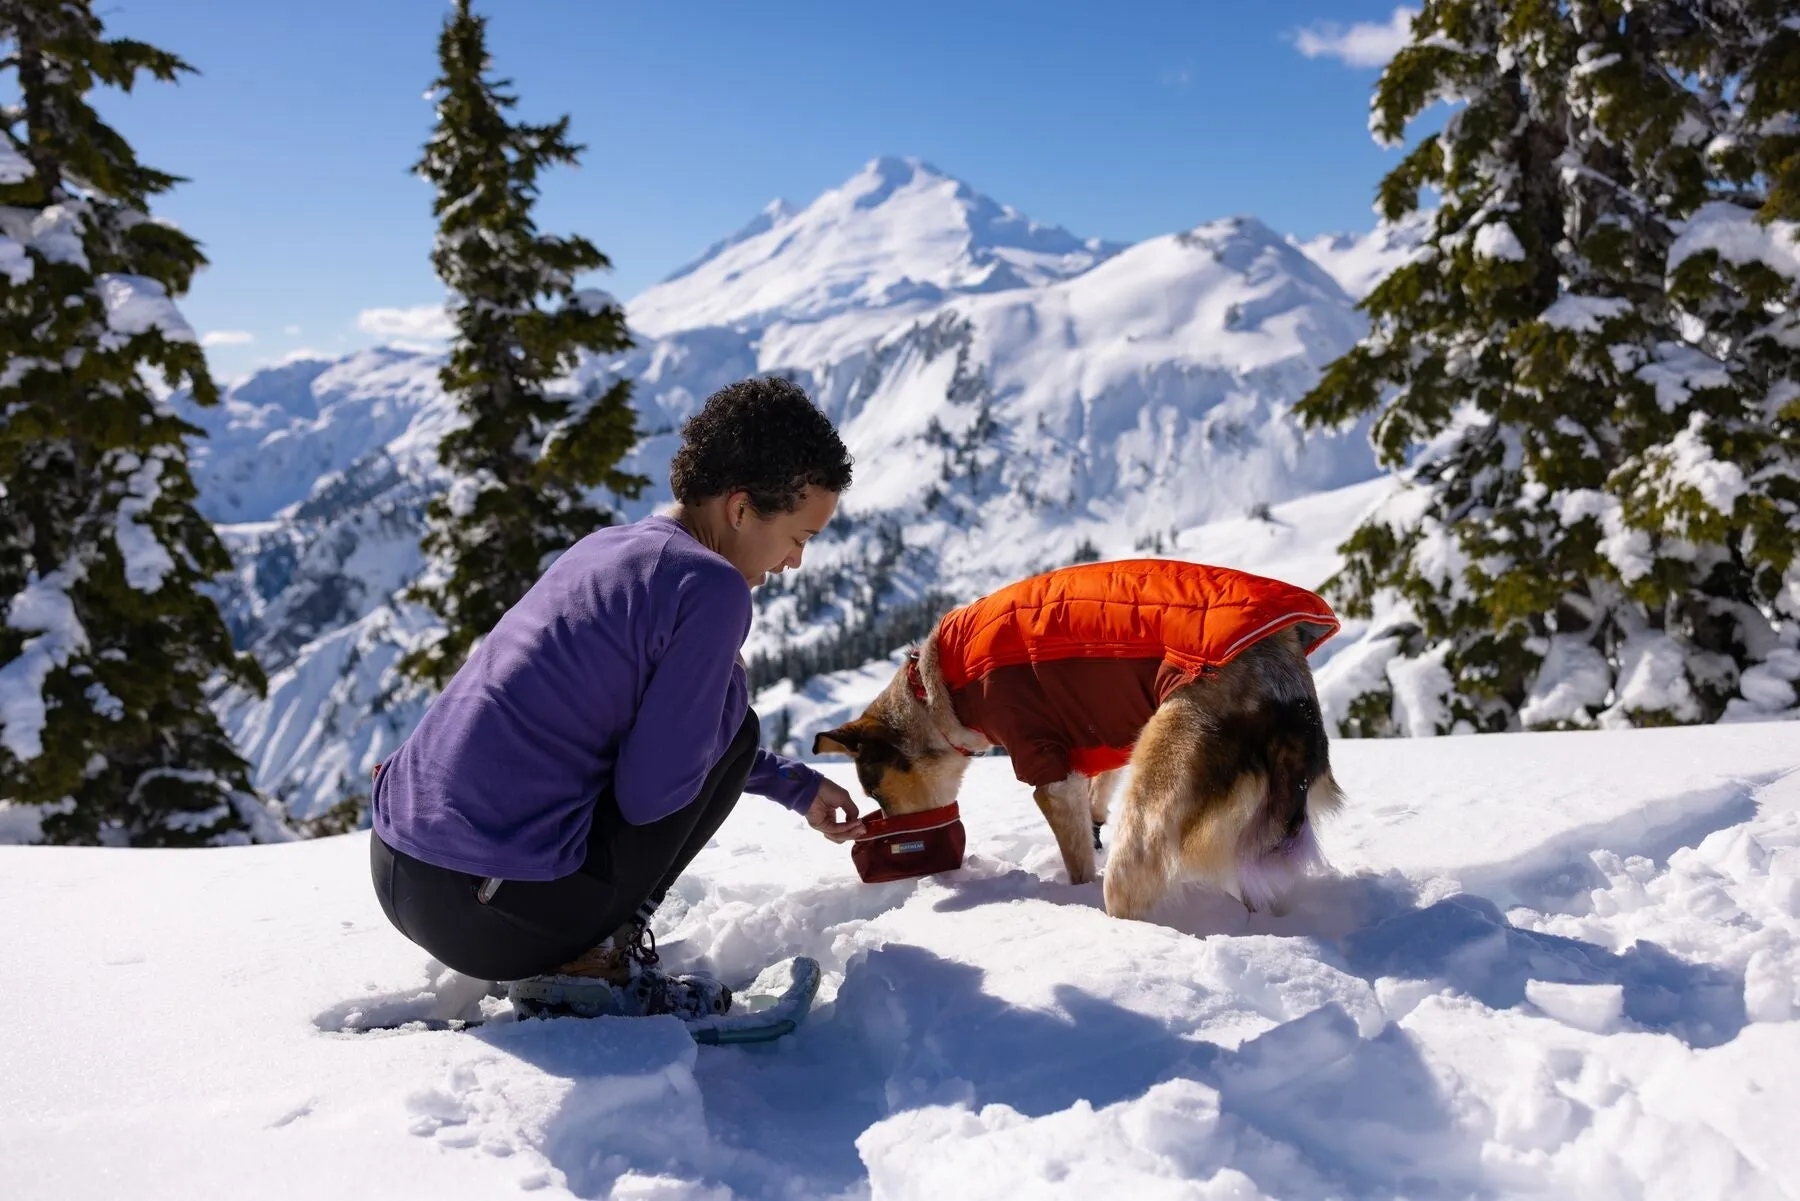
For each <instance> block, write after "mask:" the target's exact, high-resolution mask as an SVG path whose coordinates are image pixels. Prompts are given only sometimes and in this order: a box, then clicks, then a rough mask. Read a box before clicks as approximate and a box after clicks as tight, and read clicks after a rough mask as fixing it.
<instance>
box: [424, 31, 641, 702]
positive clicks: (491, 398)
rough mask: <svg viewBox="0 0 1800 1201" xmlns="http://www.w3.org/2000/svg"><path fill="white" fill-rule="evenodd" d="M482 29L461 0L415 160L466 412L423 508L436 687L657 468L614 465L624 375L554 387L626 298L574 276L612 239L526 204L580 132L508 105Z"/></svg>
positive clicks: (427, 653) (611, 332)
mask: <svg viewBox="0 0 1800 1201" xmlns="http://www.w3.org/2000/svg"><path fill="white" fill-rule="evenodd" d="M486 43H487V32H486V19H485V18H483V17H479V16H476V15H474V14H473V13H472V12H471V11H470V9H469V3H468V0H458V3H457V5H456V10H455V12H454V13H453V14H452V15H451V16H450V17H449V18H448V19H447V20H446V21H445V24H444V30H443V34H442V37H441V38H440V39H439V43H438V56H439V61H440V64H441V68H442V72H443V73H442V75H440V76H439V78H438V79H437V80H436V82H435V83H434V85H433V86H434V88H435V94H436V101H437V126H436V129H435V131H434V132H433V135H432V137H431V140H430V141H429V142H428V143H427V144H426V146H425V154H424V157H423V158H422V159H421V160H420V162H419V163H418V166H417V170H418V172H419V173H420V174H421V175H422V176H424V177H425V179H427V180H429V181H430V182H431V184H432V185H433V187H435V188H436V189H437V200H436V204H435V205H434V208H433V211H434V212H435V214H436V215H437V218H438V222H439V227H438V238H437V246H436V248H435V250H434V251H433V252H432V264H433V265H434V266H435V267H436V268H437V272H438V275H439V277H440V278H441V279H442V280H443V281H444V284H445V287H446V288H447V289H448V291H449V305H450V311H451V316H452V318H453V319H454V322H455V326H456V335H455V340H454V342H453V344H452V346H451V349H450V355H449V361H448V363H447V364H446V366H445V367H444V370H443V372H442V374H441V376H440V378H441V379H442V381H443V385H444V388H445V390H446V391H447V392H448V393H449V394H450V395H451V396H452V397H453V398H454V399H455V401H456V404H457V407H458V409H459V411H460V414H461V417H462V419H463V420H462V423H461V425H460V426H459V428H457V429H455V430H453V431H452V432H451V433H449V434H447V435H445V437H444V439H443V441H442V443H441V444H440V446H439V449H438V454H439V458H440V459H441V461H442V462H443V464H444V466H445V467H446V468H447V469H448V470H449V471H450V473H451V474H452V475H453V476H454V478H455V482H454V483H453V485H452V486H451V488H450V490H449V492H448V493H447V494H446V495H445V496H444V497H442V498H440V499H438V500H435V501H433V502H432V504H431V506H430V508H429V509H428V511H427V519H428V530H427V533H426V536H425V538H424V542H423V545H424V548H425V551H426V553H427V555H428V556H429V559H430V562H429V565H428V567H427V569H426V572H425V574H424V575H423V577H422V578H421V579H420V581H419V583H418V584H417V585H415V587H414V588H413V589H412V591H411V596H412V598H413V599H415V600H418V601H420V602H421V603H423V604H426V605H428V606H429V607H430V608H431V609H433V610H434V611H435V612H436V613H437V614H438V615H439V617H441V618H442V619H443V621H444V624H445V627H446V630H445V634H444V636H443V637H442V638H441V639H438V640H436V641H434V642H432V643H431V644H430V645H429V646H427V647H425V648H424V649H423V650H421V651H418V652H416V653H414V654H413V655H411V656H409V657H408V659H407V662H406V666H407V668H408V669H409V670H410V671H411V672H413V673H415V674H416V675H417V676H418V677H419V678H421V679H423V680H426V681H428V682H430V683H433V684H436V685H439V686H441V685H442V684H443V683H445V682H446V681H447V680H448V679H449V677H450V676H451V675H452V674H454V673H455V671H456V669H457V668H458V667H459V666H461V664H462V661H463V659H464V658H465V656H466V655H467V653H468V651H469V649H470V648H471V647H472V646H473V645H474V643H475V641H476V640H477V639H479V638H480V637H482V636H483V635H484V634H486V633H487V631H488V630H489V629H491V628H492V627H493V625H494V623H495V622H496V621H498V620H499V619H500V616H501V614H503V613H505V612H506V610H507V609H508V608H510V607H511V606H512V605H513V604H514V603H515V602H517V601H518V599H519V598H520V597H522V596H524V595H525V593H526V591H527V590H528V589H529V588H530V587H531V585H532V584H533V583H534V582H536V580H537V578H538V576H539V575H540V574H541V573H542V571H543V569H544V567H545V566H546V565H547V564H548V562H549V561H550V560H551V559H552V558H553V557H554V556H555V555H557V554H558V553H560V552H561V551H563V550H565V549H567V548H568V546H569V545H571V544H572V543H574V542H575V541H576V540H578V539H579V538H581V537H582V536H583V535H585V534H588V533H590V532H591V531H593V530H594V529H596V528H598V527H600V526H603V525H606V524H608V523H609V522H610V521H611V520H612V514H611V513H609V512H607V511H605V510H602V509H599V508H596V507H595V506H594V505H593V504H591V503H589V501H588V499H587V497H588V494H589V491H590V490H592V489H594V488H598V487H602V486H603V487H605V488H607V489H609V490H611V491H612V492H613V493H615V494H617V495H620V496H628V497H631V496H636V495H637V494H638V492H639V490H640V489H641V488H642V487H643V486H644V485H645V484H646V483H647V482H648V481H647V480H645V479H644V478H643V477H641V476H635V475H631V474H629V473H626V472H623V471H621V470H620V469H619V461H620V459H621V458H623V457H624V456H625V455H626V454H627V453H629V452H630V450H631V449H632V447H633V445H634V444H635V442H636V440H637V430H636V415H635V412H634V410H633V409H632V407H631V401H630V384H629V382H628V381H624V380H619V381H615V382H614V383H612V384H611V385H610V386H609V387H607V388H606V389H605V390H604V391H602V392H600V393H599V394H598V395H593V396H572V395H569V394H567V393H566V392H565V391H561V390H558V388H557V386H556V383H557V381H558V380H559V379H561V378H562V377H564V376H566V375H567V374H568V372H569V371H570V370H571V369H572V368H573V367H574V366H575V365H576V362H577V360H578V356H579V353H580V352H581V351H583V350H586V351H590V352H611V351H618V350H622V349H625V348H627V347H629V346H630V345H631V342H630V339H629V337H628V335H627V334H626V330H625V317H624V313H623V311H622V310H621V309H620V308H619V307H618V305H617V304H615V303H614V302H613V301H612V299H611V298H610V297H608V296H606V295H605V294H604V293H602V292H599V291H597V290H594V289H578V288H577V287H576V285H575V280H576V276H577V275H579V274H580V273H581V272H584V271H593V270H597V269H600V268H604V267H607V266H609V265H610V264H609V263H608V261H607V258H606V256H605V255H603V254H601V253H600V251H599V250H597V249H595V248H594V246H593V245H592V244H591V243H589V242H588V241H586V240H585V239H583V238H578V237H569V238H564V237H556V236H552V235H548V234H541V233H539V232H538V230H537V227H536V225H535V224H534V222H533V220H532V206H533V204H534V203H535V201H536V197H537V189H538V185H537V178H538V174H539V172H541V171H543V170H544V169H545V168H546V167H549V166H552V165H555V164H558V163H563V164H570V165H573V164H574V163H575V162H576V161H577V158H578V156H579V155H580V153H581V151H582V147H580V146H578V145H575V144H574V143H571V142H570V141H569V138H568V126H569V121H568V118H567V117H563V118H562V119H560V120H557V121H554V122H551V123H550V124H547V125H531V124H525V123H515V122H511V121H509V120H508V119H507V110H508V109H510V108H512V107H514V106H515V105H516V104H517V98H516V97H514V96H512V95H510V94H509V93H508V92H507V91H506V88H507V86H508V83H507V81H505V80H495V79H490V78H489V77H488V74H487V72H488V67H489V63H488V54H487V45H486ZM545 301H548V302H549V304H548V305H546V304H545V303H544V302H545Z"/></svg>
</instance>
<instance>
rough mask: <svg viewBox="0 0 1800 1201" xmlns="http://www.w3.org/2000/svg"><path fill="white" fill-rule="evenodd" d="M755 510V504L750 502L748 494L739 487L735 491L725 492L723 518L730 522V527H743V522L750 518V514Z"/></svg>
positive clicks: (735, 528)
mask: <svg viewBox="0 0 1800 1201" xmlns="http://www.w3.org/2000/svg"><path fill="white" fill-rule="evenodd" d="M755 511H756V509H755V506H753V505H752V504H751V503H750V494H749V493H748V492H745V491H743V490H742V489H739V490H738V491H736V492H731V493H728V494H726V497H725V520H727V521H729V522H730V523H731V528H732V529H734V530H741V529H743V528H744V523H745V522H746V521H748V520H750V515H751V514H752V513H754V512H755Z"/></svg>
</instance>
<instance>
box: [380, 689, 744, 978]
mask: <svg viewBox="0 0 1800 1201" xmlns="http://www.w3.org/2000/svg"><path fill="white" fill-rule="evenodd" d="M758 733H759V726H758V723H757V720H756V713H755V711H751V712H750V713H749V714H747V715H746V716H745V718H744V724H743V725H742V726H740V727H739V728H738V732H737V737H735V738H733V739H732V741H731V746H730V747H729V748H728V749H727V750H726V752H725V755H724V757H723V758H721V759H720V760H719V762H718V763H717V764H716V765H714V767H713V769H712V771H711V773H710V774H708V775H707V777H706V782H705V783H704V784H702V785H701V786H700V794H699V795H698V796H697V797H695V798H694V800H693V802H692V803H691V804H689V805H687V806H685V807H683V808H681V809H677V810H676V811H675V812H674V813H671V814H669V815H668V816H667V817H665V818H662V819H660V820H658V821H654V822H651V823H650V824H649V825H644V826H634V825H632V824H631V823H629V822H627V821H626V820H625V819H624V817H623V816H622V815H621V814H620V813H619V802H618V800H617V798H616V797H615V796H614V795H613V791H612V789H611V788H610V787H609V788H608V789H607V790H606V791H605V792H604V793H602V794H601V796H600V799H599V801H598V802H596V804H595V806H594V825H593V829H592V831H591V832H590V833H589V834H588V843H587V856H586V858H585V859H584V860H583V861H582V864H581V866H580V867H579V868H577V869H576V870H575V871H573V872H571V873H569V874H568V875H566V876H563V877H561V878H560V879H556V880H548V881H534V880H505V881H502V882H501V883H500V885H499V887H498V888H497V889H495V890H493V892H492V893H491V894H490V896H489V899H488V900H487V902H486V903H485V904H484V903H483V902H482V901H481V900H480V898H479V897H477V896H476V891H477V890H478V889H479V888H480V887H481V885H482V882H483V877H481V876H472V875H470V874H469V873H468V872H458V871H452V870H450V869H449V868H444V867H437V866H434V865H433V864H429V863H424V862H422V861H420V860H418V859H414V858H413V857H412V856H411V855H408V854H406V853H404V852H402V851H396V850H394V849H393V848H392V847H390V846H388V845H387V844H386V843H384V842H383V841H381V839H380V838H379V837H378V836H377V835H375V834H374V833H373V832H372V831H371V832H370V835H369V868H370V871H371V873H372V874H373V876H374V878H375V896H376V897H377V899H379V900H380V902H381V909H382V912H383V913H385V914H387V917H388V921H390V922H392V923H393V924H394V928H395V929H396V930H398V931H400V933H402V934H404V935H406V937H407V938H409V939H411V940H412V941H413V942H415V943H417V944H418V945H419V946H421V947H423V948H424V949H425V950H426V951H429V952H430V953H431V954H432V955H434V956H436V957H437V959H438V960H439V961H440V962H442V963H443V964H444V965H445V966H446V967H451V968H455V969H456V970H457V971H459V972H461V973H463V974H464V975H465V976H473V977H475V978H476V979H478V980H521V979H524V978H525V977H527V976H536V975H541V974H543V973H545V972H551V971H555V970H556V968H557V967H559V966H561V965H562V964H565V963H567V962H569V960H571V959H574V958H575V957H576V956H577V955H580V954H581V953H582V952H583V951H586V950H588V949H589V948H590V947H593V946H594V945H595V944H597V943H598V942H599V941H600V940H601V939H603V938H605V937H606V936H607V935H609V934H611V933H612V932H613V931H615V930H617V929H618V928H619V927H620V926H621V925H623V924H624V923H625V922H626V921H628V920H630V919H631V917H632V915H633V914H635V913H636V912H637V910H638V907H639V906H640V905H642V904H643V903H644V902H645V901H661V900H662V899H663V896H664V895H665V894H666V893H667V892H668V891H669V888H670V887H671V886H672V885H673V884H674V883H675V881H676V880H677V879H678V878H679V877H680V875H681V873H682V872H683V871H684V870H686V868H687V865H688V864H689V863H691V862H693V859H694V856H695V855H697V854H699V853H700V848H701V847H703V846H705V845H706V843H707V840H708V839H710V838H711V837H712V836H713V834H714V833H715V832H716V831H717V830H718V828H719V826H720V825H722V824H723V823H724V821H725V817H726V815H727V814H729V813H730V812H731V810H732V808H733V807H734V806H735V805H736V804H737V800H738V797H739V796H740V795H742V793H743V791H744V781H745V780H747V779H748V778H749V775H750V764H751V761H752V760H753V759H754V757H755V755H756V747H757V739H758Z"/></svg>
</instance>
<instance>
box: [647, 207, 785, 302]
mask: <svg viewBox="0 0 1800 1201" xmlns="http://www.w3.org/2000/svg"><path fill="white" fill-rule="evenodd" d="M799 211H800V210H799V209H797V208H795V207H794V206H793V205H791V204H789V203H788V202H787V201H786V200H783V199H781V198H780V197H779V196H778V197H776V198H775V199H774V200H771V201H769V203H767V204H765V205H763V207H762V211H760V212H758V213H757V214H756V216H754V217H752V218H750V220H749V221H748V222H746V223H745V224H744V226H743V227H742V228H741V229H739V230H738V231H737V232H736V233H734V234H732V235H730V236H729V237H725V238H720V239H719V240H718V241H717V242H714V243H713V244H712V245H711V246H708V247H707V248H706V249H705V250H702V251H701V252H700V253H699V255H698V256H697V257H695V258H693V259H692V260H690V261H688V262H686V263H683V264H682V265H681V266H679V267H677V268H675V270H673V271H671V272H670V273H669V274H668V275H667V276H665V277H664V278H663V280H662V282H663V283H665V284H666V283H670V282H672V281H674V280H678V279H680V278H681V277H682V276H684V275H689V274H691V273H693V272H695V271H697V270H699V269H700V268H701V267H704V266H705V265H706V264H707V263H710V262H712V261H713V260H714V259H716V258H718V257H719V256H720V255H721V254H723V253H725V252H726V251H727V250H730V249H731V248H732V247H733V246H736V245H737V244H738V243H740V242H747V241H749V240H750V239H751V238H754V237H755V236H756V235H757V234H760V233H767V232H768V231H769V230H771V229H774V228H775V227H776V226H777V225H780V224H781V223H782V222H784V221H786V220H787V219H788V218H790V217H792V216H793V215H794V214H796V213H798V212H799Z"/></svg>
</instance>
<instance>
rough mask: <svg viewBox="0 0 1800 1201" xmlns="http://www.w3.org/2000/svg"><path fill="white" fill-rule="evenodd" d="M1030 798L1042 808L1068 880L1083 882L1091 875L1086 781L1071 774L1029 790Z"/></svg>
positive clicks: (1090, 836) (1092, 861) (1090, 839)
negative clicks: (1060, 852)
mask: <svg viewBox="0 0 1800 1201" xmlns="http://www.w3.org/2000/svg"><path fill="white" fill-rule="evenodd" d="M1031 795H1032V799H1034V800H1035V801H1037V805H1038V808H1039V809H1040V810H1042V811H1043V814H1044V820H1045V821H1047V822H1049V823H1050V831H1051V833H1053V834H1055V835H1056V846H1057V849H1059V850H1060V851H1062V857H1063V866H1064V867H1066V868H1068V869H1069V883H1071V884H1086V883H1087V882H1088V881H1090V880H1092V879H1093V878H1094V844H1093V841H1092V839H1093V829H1092V826H1091V824H1090V822H1089V819H1088V782H1087V781H1086V780H1085V779H1083V778H1082V777H1080V776H1070V777H1069V778H1068V779H1066V780H1058V781H1057V782H1056V783H1054V784H1046V785H1044V786H1043V787H1041V788H1036V789H1033V790H1032V794H1031Z"/></svg>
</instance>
